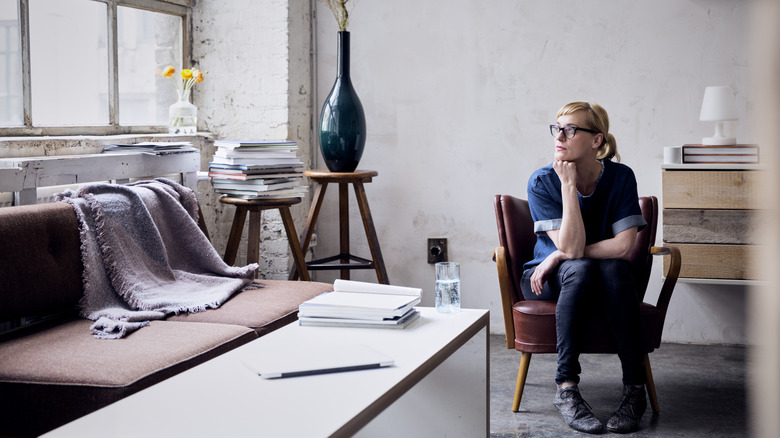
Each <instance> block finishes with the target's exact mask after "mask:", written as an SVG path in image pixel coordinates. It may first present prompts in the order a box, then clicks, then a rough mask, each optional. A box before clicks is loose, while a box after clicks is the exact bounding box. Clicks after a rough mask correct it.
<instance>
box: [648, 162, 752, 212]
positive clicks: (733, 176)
mask: <svg viewBox="0 0 780 438" xmlns="http://www.w3.org/2000/svg"><path fill="white" fill-rule="evenodd" d="M760 178H761V175H760V172H755V171H743V170H718V171H715V170H674V171H668V170H667V171H664V172H663V205H664V208H665V209H666V208H723V209H755V208H759V196H758V195H759V190H758V188H759V186H760Z"/></svg>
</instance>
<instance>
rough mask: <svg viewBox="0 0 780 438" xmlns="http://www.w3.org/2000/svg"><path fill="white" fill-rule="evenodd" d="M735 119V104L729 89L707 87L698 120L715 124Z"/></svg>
mask: <svg viewBox="0 0 780 438" xmlns="http://www.w3.org/2000/svg"><path fill="white" fill-rule="evenodd" d="M737 119H739V117H738V116H737V102H736V100H735V99H734V92H733V91H732V90H731V87H707V88H706V89H705V90H704V99H703V100H702V102H701V113H700V114H699V120H701V121H706V122H717V121H722V120H737Z"/></svg>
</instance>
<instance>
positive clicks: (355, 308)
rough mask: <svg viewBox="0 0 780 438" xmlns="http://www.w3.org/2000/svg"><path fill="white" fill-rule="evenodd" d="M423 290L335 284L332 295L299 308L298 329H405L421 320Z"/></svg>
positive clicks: (326, 295)
mask: <svg viewBox="0 0 780 438" xmlns="http://www.w3.org/2000/svg"><path fill="white" fill-rule="evenodd" d="M421 296H422V289H417V288H412V287H402V286H391V285H386V284H374V283H363V282H360V281H350V280H341V279H339V280H336V281H335V282H334V283H333V292H326V293H324V294H321V295H318V296H316V297H314V298H312V299H310V300H308V301H306V302H303V303H301V304H300V305H299V306H298V322H299V323H300V325H303V326H306V325H313V326H334V327H376V328H404V327H406V326H407V325H409V324H410V323H411V322H412V321H415V320H416V319H417V318H419V317H420V312H419V311H418V310H417V309H415V308H414V306H416V305H418V304H420V298H421Z"/></svg>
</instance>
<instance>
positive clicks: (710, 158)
mask: <svg viewBox="0 0 780 438" xmlns="http://www.w3.org/2000/svg"><path fill="white" fill-rule="evenodd" d="M682 162H683V164H693V163H700V164H713V163H723V164H729V163H730V164H758V145H755V144H732V145H726V146H719V145H701V144H685V145H683V147H682Z"/></svg>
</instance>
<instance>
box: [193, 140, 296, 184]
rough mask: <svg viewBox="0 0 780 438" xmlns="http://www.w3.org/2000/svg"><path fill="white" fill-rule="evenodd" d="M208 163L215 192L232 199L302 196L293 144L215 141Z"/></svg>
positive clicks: (282, 142)
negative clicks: (215, 148)
mask: <svg viewBox="0 0 780 438" xmlns="http://www.w3.org/2000/svg"><path fill="white" fill-rule="evenodd" d="M214 145H215V146H216V147H217V151H216V153H214V157H213V158H212V161H211V162H210V163H209V177H211V184H212V185H213V186H214V191H215V192H216V193H220V194H224V195H227V196H231V197H235V198H245V199H273V198H295V197H300V196H303V195H305V194H306V190H307V189H308V188H307V187H306V186H304V185H303V183H302V177H303V162H301V160H300V159H299V158H298V156H297V155H296V154H295V152H296V151H297V150H298V145H297V144H296V142H294V141H266V140H217V141H215V142H214Z"/></svg>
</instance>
